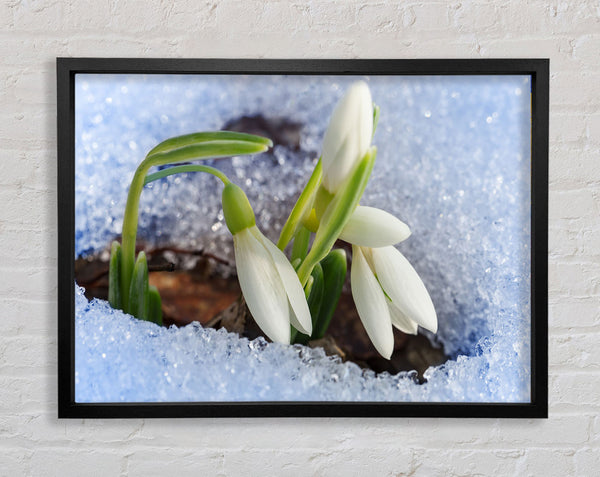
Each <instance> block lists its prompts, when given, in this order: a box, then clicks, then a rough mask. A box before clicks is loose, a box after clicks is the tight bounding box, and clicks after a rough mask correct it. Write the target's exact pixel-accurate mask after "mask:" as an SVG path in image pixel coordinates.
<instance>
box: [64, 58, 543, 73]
mask: <svg viewBox="0 0 600 477" xmlns="http://www.w3.org/2000/svg"><path fill="white" fill-rule="evenodd" d="M549 61H550V60H549V59H548V58H454V59H452V58H419V59H392V58H385V59H377V58H370V59H342V58H339V59H317V58H314V59H309V58H298V59H293V58H288V59H284V58H273V59H250V58H239V59H232V58H102V57H73V58H69V57H58V58H57V59H56V62H57V68H59V69H63V70H65V71H66V72H69V73H146V74H156V73H172V74H176V73H181V74H192V73H199V74H202V73H213V74H214V73H229V74H244V73H246V74H261V73H264V74H273V73H281V74H375V75H382V74H390V75H399V74H405V75H415V74H436V75H437V74H439V75H442V74H448V75H459V74H464V75H475V74H531V73H536V72H539V71H543V70H545V69H547V68H548V65H549Z"/></svg>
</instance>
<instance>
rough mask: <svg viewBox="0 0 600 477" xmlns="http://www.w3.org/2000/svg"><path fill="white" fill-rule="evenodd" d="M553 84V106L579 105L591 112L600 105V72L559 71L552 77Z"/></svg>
mask: <svg viewBox="0 0 600 477" xmlns="http://www.w3.org/2000/svg"><path fill="white" fill-rule="evenodd" d="M551 83H552V91H553V92H554V93H553V95H552V104H553V105H565V104H566V105H577V106H579V107H581V108H582V109H585V110H590V112H591V111H594V109H595V108H597V106H598V105H599V104H600V99H599V98H598V86H597V85H598V84H600V71H581V70H565V71H558V72H556V73H554V74H553V75H552V79H551ZM575 85H577V86H575Z"/></svg>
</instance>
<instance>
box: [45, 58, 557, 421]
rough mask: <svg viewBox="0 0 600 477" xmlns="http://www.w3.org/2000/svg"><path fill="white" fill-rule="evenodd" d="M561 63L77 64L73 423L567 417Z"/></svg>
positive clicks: (70, 371)
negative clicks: (559, 233)
mask: <svg viewBox="0 0 600 477" xmlns="http://www.w3.org/2000/svg"><path fill="white" fill-rule="evenodd" d="M548 70H549V63H548V60H545V59H488V60H232V59H231V60H224V59H223V60H217V59H210V60H209V59H125V58H120V59H107V58H59V59H58V60H57V79H58V204H59V210H58V212H59V213H58V217H59V229H58V233H59V237H58V238H59V240H58V243H59V267H58V268H59V282H58V295H59V296H58V347H59V363H58V364H59V375H58V380H59V383H58V384H59V411H58V412H59V417H71V418H83V417H85V418H89V417H138V418H139V417H218V416H226V417H235V416H240V417H245V416H247V417H254V416H256V417H270V416H297V417H302V416H329V417H335V416H357V417H369V416H389V417H402V416H410V417H419V416H430V417H434V416H442V417H547V375H548V372H547V237H548V234H547V208H548V201H547V192H548V84H549V74H548Z"/></svg>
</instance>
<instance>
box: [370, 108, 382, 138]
mask: <svg viewBox="0 0 600 477" xmlns="http://www.w3.org/2000/svg"><path fill="white" fill-rule="evenodd" d="M379 113H380V110H379V106H377V105H376V104H375V103H373V135H372V136H371V140H373V136H375V130H376V129H377V124H378V123H379Z"/></svg>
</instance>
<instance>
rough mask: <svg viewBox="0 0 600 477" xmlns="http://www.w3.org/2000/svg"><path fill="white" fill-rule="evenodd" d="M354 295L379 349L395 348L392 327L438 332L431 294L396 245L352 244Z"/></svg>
mask: <svg viewBox="0 0 600 477" xmlns="http://www.w3.org/2000/svg"><path fill="white" fill-rule="evenodd" d="M351 285H352V296H353V298H354V303H355V305H356V309H357V311H358V315H359V316H360V319H361V321H362V323H363V325H364V327H365V330H366V331H367V334H368V335H369V338H370V339H371V341H372V342H373V345H374V346H375V348H376V349H377V351H378V352H379V353H380V354H381V355H382V356H383V357H385V358H387V359H389V358H390V357H391V355H392V352H393V351H394V335H393V332H392V326H395V327H396V328H398V329H400V330H401V331H404V332H405V333H410V334H416V332H417V326H418V325H420V326H422V327H423V328H425V329H428V330H430V331H432V332H434V333H435V332H436V331H437V326H438V323H437V315H436V312H435V308H434V306H433V303H432V301H431V297H430V296H429V293H428V292H427V289H426V288H425V285H424V284H423V281H422V280H421V278H420V277H419V275H418V274H417V272H416V270H415V269H414V268H413V267H412V265H411V264H410V263H409V262H408V260H407V259H406V258H405V257H404V255H402V254H401V253H400V252H399V251H398V250H397V249H396V248H395V247H393V246H388V247H381V248H369V247H360V246H357V245H353V246H352V270H351Z"/></svg>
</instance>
